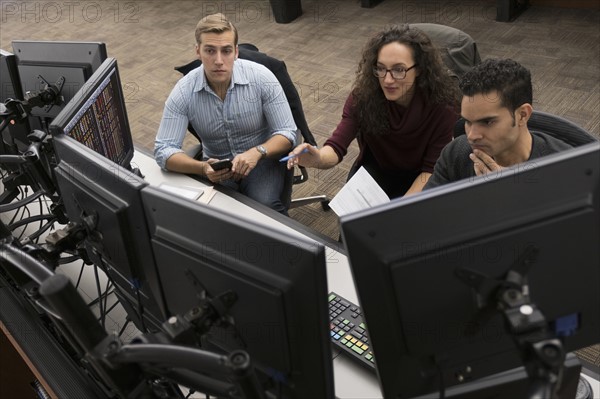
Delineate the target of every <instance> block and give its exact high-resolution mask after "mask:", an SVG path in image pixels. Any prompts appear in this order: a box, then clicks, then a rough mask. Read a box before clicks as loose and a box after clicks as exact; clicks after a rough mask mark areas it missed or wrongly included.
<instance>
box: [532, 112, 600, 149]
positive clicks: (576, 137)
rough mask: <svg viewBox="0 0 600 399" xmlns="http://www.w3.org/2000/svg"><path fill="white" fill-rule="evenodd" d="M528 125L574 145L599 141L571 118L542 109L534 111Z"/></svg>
mask: <svg viewBox="0 0 600 399" xmlns="http://www.w3.org/2000/svg"><path fill="white" fill-rule="evenodd" d="M527 126H528V127H529V129H531V130H534V131H538V132H542V133H546V134H548V135H550V136H553V137H556V138H558V139H560V140H562V141H564V142H565V143H567V144H570V145H572V146H573V147H577V146H580V145H584V144H588V143H592V142H594V141H598V139H597V138H596V137H594V136H592V135H591V134H590V133H588V132H587V131H586V130H585V129H583V128H582V127H580V126H578V125H576V124H574V123H573V122H571V121H570V120H567V119H565V118H562V117H560V116H556V115H552V114H549V113H546V112H542V111H533V113H532V114H531V117H530V118H529V122H528V123H527Z"/></svg>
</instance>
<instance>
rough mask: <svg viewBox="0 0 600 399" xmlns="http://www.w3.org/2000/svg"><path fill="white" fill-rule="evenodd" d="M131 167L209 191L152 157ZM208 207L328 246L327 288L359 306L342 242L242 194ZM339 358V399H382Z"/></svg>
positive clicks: (137, 158) (220, 197) (157, 180)
mask: <svg viewBox="0 0 600 399" xmlns="http://www.w3.org/2000/svg"><path fill="white" fill-rule="evenodd" d="M131 164H132V166H135V167H138V168H139V169H140V171H141V172H142V174H144V176H145V179H146V181H147V182H148V183H149V184H151V185H153V186H158V185H160V184H161V183H169V184H171V185H175V186H188V187H197V188H201V189H206V188H208V187H209V185H208V184H207V183H204V182H202V181H199V180H196V179H193V178H191V177H189V176H186V175H182V174H179V173H171V172H166V171H164V170H162V169H160V167H159V166H158V165H157V164H156V162H155V161H154V159H153V158H152V157H151V156H148V155H146V154H144V153H142V152H140V151H136V153H135V155H134V157H133V161H132V163H131ZM224 191H226V192H227V194H225V193H224ZM208 205H209V206H212V207H215V208H219V209H225V210H227V211H228V212H233V213H235V214H239V215H243V216H244V217H246V218H248V219H251V220H252V221H253V222H255V223H262V224H264V225H267V226H269V227H271V228H275V229H280V230H283V231H286V232H287V233H289V234H291V235H294V236H298V237H305V238H306V237H308V238H309V239H312V240H314V241H317V242H320V243H321V244H324V245H325V247H326V249H325V256H326V259H327V284H328V287H329V291H335V292H337V293H338V294H340V295H342V296H343V297H345V298H347V299H348V300H350V301H352V302H354V303H358V298H357V296H356V291H355V289H354V282H353V280H352V273H351V272H350V265H349V264H348V260H347V258H346V255H345V254H344V253H343V251H344V250H343V247H341V244H340V243H339V242H337V241H333V240H331V238H329V237H326V236H322V235H320V234H318V233H317V232H315V231H313V230H311V229H308V228H307V227H306V226H304V225H302V224H300V223H298V222H296V221H294V220H293V219H290V218H288V217H286V216H283V215H281V214H279V213H277V212H275V211H273V210H272V209H270V208H267V207H265V206H262V205H261V204H258V203H256V202H254V201H252V200H250V199H248V198H247V197H245V196H243V195H241V194H238V193H232V192H231V191H229V190H227V189H218V190H217V192H216V194H215V196H214V197H213V198H212V200H211V201H210V203H209V204H208ZM338 355H339V353H337V352H336V353H334V359H333V372H334V378H335V394H336V397H338V398H348V399H350V398H351V399H359V398H364V399H367V398H368V399H376V398H381V397H382V395H381V390H380V389H379V385H378V383H377V378H376V376H375V374H374V373H369V372H368V371H367V370H365V369H363V368H362V367H361V366H358V365H355V364H354V363H353V362H352V361H350V360H349V359H347V358H346V357H345V356H338Z"/></svg>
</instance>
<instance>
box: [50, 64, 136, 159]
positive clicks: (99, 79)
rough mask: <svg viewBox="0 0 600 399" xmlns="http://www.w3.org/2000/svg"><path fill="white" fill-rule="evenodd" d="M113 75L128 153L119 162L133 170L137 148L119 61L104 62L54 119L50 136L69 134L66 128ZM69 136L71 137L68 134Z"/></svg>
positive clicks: (116, 102) (123, 136)
mask: <svg viewBox="0 0 600 399" xmlns="http://www.w3.org/2000/svg"><path fill="white" fill-rule="evenodd" d="M113 74H114V77H115V79H116V91H115V93H116V94H117V99H116V101H115V104H116V105H117V106H118V107H119V109H118V112H119V113H120V115H121V116H122V120H121V123H122V124H123V126H122V127H123V129H122V133H125V134H123V135H122V138H123V141H124V143H125V150H126V153H125V154H124V156H123V159H122V160H121V161H120V162H119V165H120V166H122V167H125V168H127V169H131V165H130V163H131V160H132V159H133V155H134V152H135V147H134V144H133V137H132V135H131V128H130V125H129V119H128V117H127V107H126V103H125V95H124V93H123V89H122V85H121V77H120V73H119V68H118V64H117V60H116V59H114V58H107V59H106V60H104V62H103V63H102V65H100V67H98V69H97V70H96V72H94V74H93V75H92V76H91V77H90V78H89V79H88V80H87V81H86V83H85V84H84V86H83V87H82V88H81V89H80V90H79V91H78V93H77V94H76V96H75V97H73V98H72V99H71V101H69V103H68V104H67V105H66V106H65V107H64V108H63V110H62V111H61V112H60V113H59V114H58V115H57V116H56V118H54V120H53V121H52V123H51V124H50V134H52V135H60V134H67V133H66V132H65V128H66V127H67V126H68V125H69V124H70V123H71V122H72V121H73V119H74V118H75V117H76V116H77V114H78V113H79V112H80V111H81V109H82V108H83V107H84V105H85V104H86V102H87V101H88V100H89V99H91V98H92V96H93V95H94V93H95V91H96V90H98V89H99V87H100V86H101V85H102V84H103V82H105V80H106V79H109V78H110V77H111V75H113ZM67 136H69V135H68V134H67ZM100 155H103V154H100Z"/></svg>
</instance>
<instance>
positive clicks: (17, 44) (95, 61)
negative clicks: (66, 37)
mask: <svg viewBox="0 0 600 399" xmlns="http://www.w3.org/2000/svg"><path fill="white" fill-rule="evenodd" d="M12 46H13V52H14V54H15V55H16V56H17V60H18V69H19V77H20V80H21V86H22V88H23V94H24V95H26V93H27V92H37V91H40V90H43V89H44V88H45V86H46V83H48V84H51V85H55V84H57V82H58V83H59V84H60V82H61V80H63V79H64V82H63V83H62V90H61V91H60V95H62V96H63V97H64V102H63V103H62V104H58V105H52V106H45V107H34V108H33V109H32V111H31V114H32V115H33V116H39V117H44V118H50V119H52V118H54V117H56V116H57V115H58V113H59V112H60V111H61V110H62V109H63V107H64V105H65V104H66V103H67V102H68V101H69V100H70V99H71V98H73V97H74V96H75V94H76V93H77V92H78V91H79V89H81V88H82V87H83V84H84V83H85V81H86V80H87V79H89V78H90V77H91V76H92V73H93V72H94V71H95V70H96V69H98V67H100V64H102V62H103V61H104V60H105V59H106V57H107V54H106V45H105V44H104V43H99V42H70V41H38V40H13V42H12Z"/></svg>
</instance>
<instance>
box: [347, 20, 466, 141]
mask: <svg viewBox="0 0 600 399" xmlns="http://www.w3.org/2000/svg"><path fill="white" fill-rule="evenodd" d="M394 42H398V43H402V44H404V45H406V46H408V47H409V48H410V49H411V51H412V55H413V59H414V61H415V64H417V68H418V70H419V72H420V73H419V76H417V78H416V85H417V87H418V88H419V89H420V90H421V92H422V93H423V95H424V96H425V101H427V102H429V103H433V104H449V105H452V106H458V98H459V91H458V85H457V82H456V81H455V80H454V79H453V78H452V77H451V76H450V74H449V73H448V70H447V68H446V66H445V65H444V62H443V61H442V57H441V55H440V53H439V51H438V50H437V48H436V47H435V46H434V45H433V43H432V42H431V39H429V37H428V36H427V35H426V34H425V33H423V32H422V31H421V30H419V29H417V28H411V27H410V26H409V25H407V24H405V25H402V26H397V25H393V26H390V27H387V28H385V29H384V30H383V31H381V32H379V33H378V34H376V35H375V36H374V37H373V38H371V39H370V40H369V41H368V42H367V44H366V45H365V47H364V50H363V53H362V58H361V60H360V62H359V64H358V69H357V71H356V80H355V81H354V85H353V87H352V96H353V99H354V107H355V110H356V115H357V123H358V129H359V134H364V135H382V134H388V133H389V115H388V109H387V106H386V102H387V101H388V100H387V99H386V98H385V95H384V94H383V90H382V89H381V86H380V84H379V79H378V78H377V77H376V76H374V75H373V67H374V66H375V65H376V64H377V57H378V55H379V51H380V50H381V48H382V47H383V46H385V45H386V44H389V43H394Z"/></svg>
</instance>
